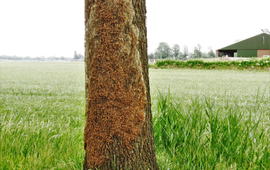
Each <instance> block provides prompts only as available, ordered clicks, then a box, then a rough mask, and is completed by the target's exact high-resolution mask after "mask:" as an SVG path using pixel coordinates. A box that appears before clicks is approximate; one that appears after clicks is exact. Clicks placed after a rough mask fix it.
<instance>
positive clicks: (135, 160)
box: [84, 0, 158, 170]
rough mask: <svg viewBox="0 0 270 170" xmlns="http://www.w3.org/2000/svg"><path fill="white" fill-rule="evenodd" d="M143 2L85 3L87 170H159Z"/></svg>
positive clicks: (85, 140)
mask: <svg viewBox="0 0 270 170" xmlns="http://www.w3.org/2000/svg"><path fill="white" fill-rule="evenodd" d="M145 16H146V6H145V0H136V1H126V0H118V1H115V0H103V1H93V0H86V1H85V26H86V29H85V30H86V32H85V39H86V42H85V73H86V77H85V81H86V86H85V94H86V125H85V130H84V149H85V161H84V169H85V170H86V169H99V170H108V169H155V170H156V169H158V164H157V161H156V156H155V147H154V135H153V125H152V113H151V105H150V104H151V99H150V91H149V78H148V59H147V39H146V38H147V37H146V26H145Z"/></svg>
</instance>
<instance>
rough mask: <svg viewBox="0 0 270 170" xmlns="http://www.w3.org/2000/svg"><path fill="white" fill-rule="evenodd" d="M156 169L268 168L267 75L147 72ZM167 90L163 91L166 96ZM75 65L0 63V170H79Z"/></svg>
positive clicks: (78, 67) (78, 73)
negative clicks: (156, 160)
mask: <svg viewBox="0 0 270 170" xmlns="http://www.w3.org/2000/svg"><path fill="white" fill-rule="evenodd" d="M149 74H150V88H151V97H152V105H153V107H152V110H153V115H154V117H153V122H154V130H155V142H156V143H155V145H156V151H157V152H156V155H157V159H158V163H159V166H160V169H230V168H231V169H269V168H270V163H268V162H269V159H270V152H269V139H270V138H269V129H270V124H269V116H270V112H269V111H270V104H269V101H270V89H269V82H270V75H269V72H254V71H233V70H190V69H187V70H185V69H177V70H176V69H171V70H170V69H162V70H160V69H150V72H149ZM168 89H169V91H167V90H168ZM84 100H85V98H84V67H83V63H68V62H67V63H50V62H49V63H45V62H36V63H34V62H1V63H0V141H1V142H0V153H1V154H0V169H82V166H83V158H84V150H83V130H84V124H85V117H84V106H85V102H84Z"/></svg>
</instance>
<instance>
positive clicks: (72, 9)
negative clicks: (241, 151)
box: [0, 0, 270, 58]
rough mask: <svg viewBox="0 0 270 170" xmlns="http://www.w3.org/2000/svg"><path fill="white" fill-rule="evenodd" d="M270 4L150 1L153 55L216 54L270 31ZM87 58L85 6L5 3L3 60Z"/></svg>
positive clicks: (33, 0)
mask: <svg viewBox="0 0 270 170" xmlns="http://www.w3.org/2000/svg"><path fill="white" fill-rule="evenodd" d="M269 6H270V1H269V0H256V1H254V0H250V1H246V0H226V1H224V0H146V8H147V14H146V15H147V22H146V26H147V38H148V52H149V53H151V52H155V49H156V48H157V47H158V44H159V43H160V42H167V43H168V44H169V45H170V46H171V47H172V46H173V45H174V44H178V45H180V50H181V51H182V50H183V49H184V46H185V45H187V46H188V48H189V51H193V49H194V46H196V45H198V44H200V45H201V46H202V51H203V52H207V51H208V50H209V47H211V48H212V49H213V50H214V51H215V50H217V49H219V48H222V47H225V46H227V45H230V44H232V43H235V42H236V41H239V40H244V39H247V38H250V37H253V36H255V35H258V34H260V33H262V31H261V29H269V30H270V22H269ZM74 51H76V52H77V53H80V54H84V0H0V55H16V56H22V57H25V56H30V57H41V56H44V57H51V56H56V57H61V56H64V57H70V58H73V56H74Z"/></svg>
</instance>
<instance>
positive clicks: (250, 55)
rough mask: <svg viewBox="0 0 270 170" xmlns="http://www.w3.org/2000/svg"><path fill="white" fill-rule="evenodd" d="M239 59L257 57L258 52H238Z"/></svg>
mask: <svg viewBox="0 0 270 170" xmlns="http://www.w3.org/2000/svg"><path fill="white" fill-rule="evenodd" d="M237 57H257V50H237Z"/></svg>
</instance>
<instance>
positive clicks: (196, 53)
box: [193, 44, 202, 58]
mask: <svg viewBox="0 0 270 170" xmlns="http://www.w3.org/2000/svg"><path fill="white" fill-rule="evenodd" d="M201 49H202V47H201V45H200V44H198V45H197V46H196V47H194V52H193V58H202V52H201Z"/></svg>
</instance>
